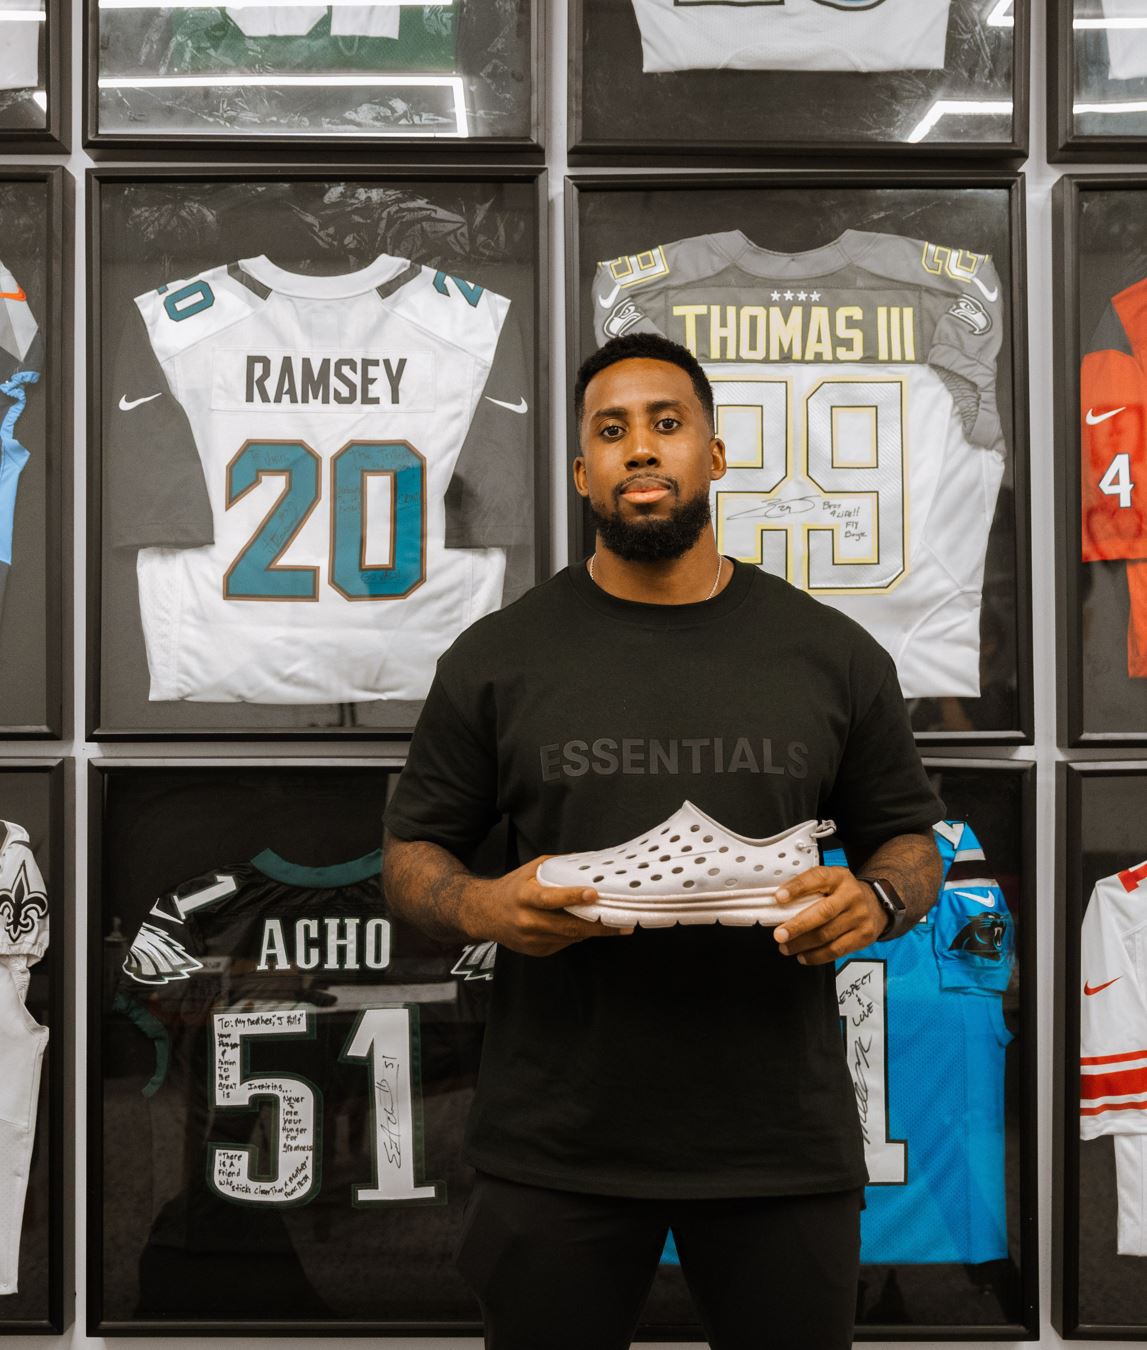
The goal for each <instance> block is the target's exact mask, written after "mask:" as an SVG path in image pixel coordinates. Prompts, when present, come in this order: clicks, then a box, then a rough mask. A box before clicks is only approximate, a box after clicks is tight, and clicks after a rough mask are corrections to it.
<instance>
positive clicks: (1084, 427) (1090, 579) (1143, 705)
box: [1055, 176, 1147, 745]
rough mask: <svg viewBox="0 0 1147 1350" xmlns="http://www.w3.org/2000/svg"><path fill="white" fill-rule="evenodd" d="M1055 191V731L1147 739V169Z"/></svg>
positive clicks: (1066, 736)
mask: <svg viewBox="0 0 1147 1350" xmlns="http://www.w3.org/2000/svg"><path fill="white" fill-rule="evenodd" d="M1055 197H1056V203H1057V229H1056V237H1055V253H1056V272H1057V275H1058V276H1059V277H1061V278H1062V281H1061V284H1060V286H1059V287H1058V288H1057V291H1056V297H1055V298H1056V314H1057V322H1056V325H1055V334H1056V343H1057V346H1056V394H1057V401H1058V408H1057V417H1056V428H1057V457H1058V461H1059V463H1058V473H1057V475H1056V477H1057V485H1058V491H1057V508H1058V509H1057V513H1056V514H1057V519H1058V528H1059V540H1058V545H1057V550H1056V552H1057V565H1058V573H1059V577H1058V585H1059V596H1060V603H1059V604H1058V605H1057V606H1056V613H1057V625H1058V626H1057V647H1058V650H1059V694H1060V697H1059V718H1060V738H1061V740H1062V741H1064V743H1066V744H1068V745H1092V744H1095V745H1099V744H1108V745H1120V744H1123V745H1134V744H1147V580H1145V578H1147V562H1145V561H1144V560H1145V559H1147V498H1144V496H1143V493H1144V491H1147V483H1145V481H1144V473H1145V471H1147V422H1145V419H1147V395H1145V394H1144V393H1143V392H1142V391H1141V389H1140V382H1141V380H1142V379H1144V378H1147V376H1144V375H1142V374H1141V372H1142V371H1143V370H1144V369H1145V367H1144V365H1143V359H1144V358H1143V351H1144V349H1143V346H1142V343H1143V338H1144V329H1143V320H1142V302H1143V297H1144V296H1147V280H1145V279H1147V227H1145V226H1144V223H1143V212H1144V210H1147V178H1141V177H1133V176H1122V177H1117V178H1099V177H1095V176H1088V177H1087V178H1081V177H1073V176H1068V177H1065V178H1063V179H1061V180H1060V182H1059V183H1058V184H1057V185H1056V190H1055Z"/></svg>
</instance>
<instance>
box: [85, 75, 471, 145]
mask: <svg viewBox="0 0 1147 1350" xmlns="http://www.w3.org/2000/svg"><path fill="white" fill-rule="evenodd" d="M99 84H100V88H101V89H243V88H251V87H253V86H256V85H258V86H261V87H263V88H270V89H285V88H293V89H299V88H303V89H333V88H350V89H410V88H411V87H416V88H421V89H427V88H438V89H449V90H450V92H451V94H452V96H453V100H454V119H455V129H454V130H453V131H442V130H438V129H435V130H430V131H419V130H418V129H417V128H413V127H406V126H403V127H401V128H398V129H396V130H394V131H386V130H384V129H380V128H378V127H371V128H368V129H365V130H362V131H358V130H348V131H345V132H344V131H338V132H332V133H330V134H331V135H332V136H347V135H351V136H353V135H361V136H403V137H406V136H425V137H435V136H437V137H439V138H442V137H447V136H449V137H461V138H464V137H468V136H469V135H470V128H469V123H468V122H467V119H466V99H465V96H464V94H463V91H462V78H461V76H459V75H371V74H363V75H157V76H154V77H152V76H146V75H132V76H119V75H107V76H104V77H103V78H102V79H101V80H100V82H99Z"/></svg>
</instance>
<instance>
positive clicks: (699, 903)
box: [566, 891, 819, 928]
mask: <svg viewBox="0 0 1147 1350" xmlns="http://www.w3.org/2000/svg"><path fill="white" fill-rule="evenodd" d="M817 899H819V897H818V896H813V897H812V898H811V899H808V900H803V901H801V900H798V901H795V902H794V903H792V904H789V905H778V904H769V903H767V901H766V902H765V903H762V900H763V896H762V895H761V892H760V891H757V892H754V893H753V894H752V895H745V896H736V895H721V896H711V897H710V898H709V899H704V898H698V897H696V896H692V895H659V896H658V897H657V899H656V900H647V901H645V902H644V903H642V904H641V905H640V908H638V906H637V905H635V904H634V901H633V898H632V897H630V896H624V897H619V898H617V899H614V898H613V897H611V896H599V897H598V898H597V899H596V900H595V901H594V902H593V904H591V905H567V906H566V910H567V913H569V914H575V915H576V916H577V917H578V918H579V919H588V920H589V921H590V922H591V923H603V924H605V926H606V927H607V928H672V927H673V926H674V924H686V925H689V924H703V923H708V924H714V923H720V924H725V925H726V926H729V927H736V928H751V927H752V926H753V925H754V924H760V925H761V926H762V927H764V928H775V927H776V925H777V924H779V923H784V921H785V920H786V919H791V918H793V917H794V915H797V914H799V913H801V911H802V910H805V909H808V907H809V905H811V904H813V903H814V902H815V901H816V900H817Z"/></svg>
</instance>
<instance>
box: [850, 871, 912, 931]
mask: <svg viewBox="0 0 1147 1350" xmlns="http://www.w3.org/2000/svg"><path fill="white" fill-rule="evenodd" d="M857 880H858V881H863V882H866V883H867V884H868V885H869V886H871V887H872V889H873V891H875V893H876V898H877V900H879V901H880V908H881V909H882V910H883V911H884V912H885V914H887V915H888V922H887V923H886V924H885V925H884V932H883V933H881V934H880V936H879V937H878V938H877V939H876V940H877V942H887V941H888V940H889V939H890V938H896V937H899V936H900V934H901V933H903V932H904V930H905V929H906V928H907V927H908V911H907V910H906V909H905V908H904V901H903V900H901V898H900V896H899V895H898V894H897V893H896V887H895V886H893V884H892V882H890V881H886V880H885V879H884V878H883V877H857Z"/></svg>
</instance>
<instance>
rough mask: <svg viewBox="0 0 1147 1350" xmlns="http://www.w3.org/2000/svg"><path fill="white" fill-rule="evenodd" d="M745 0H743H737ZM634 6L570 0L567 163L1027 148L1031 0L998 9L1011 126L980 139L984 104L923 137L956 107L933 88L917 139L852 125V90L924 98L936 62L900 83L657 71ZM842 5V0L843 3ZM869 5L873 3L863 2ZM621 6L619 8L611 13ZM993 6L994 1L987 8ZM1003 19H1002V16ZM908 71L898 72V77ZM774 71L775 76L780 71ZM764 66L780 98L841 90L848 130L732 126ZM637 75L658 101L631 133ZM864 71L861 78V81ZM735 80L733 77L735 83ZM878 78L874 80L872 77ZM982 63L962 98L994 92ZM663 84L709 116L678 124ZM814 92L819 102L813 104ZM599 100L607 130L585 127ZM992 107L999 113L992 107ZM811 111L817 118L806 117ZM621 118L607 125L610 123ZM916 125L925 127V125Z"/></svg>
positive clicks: (922, 155) (1002, 153)
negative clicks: (647, 130) (591, 18)
mask: <svg viewBox="0 0 1147 1350" xmlns="http://www.w3.org/2000/svg"><path fill="white" fill-rule="evenodd" d="M741 2H743V0H741ZM775 2H776V0H768V3H775ZM595 3H596V4H597V7H598V9H599V10H601V12H602V14H606V15H608V18H609V24H610V28H609V31H608V32H602V31H598V32H595V33H593V34H591V38H590V40H592V43H593V58H594V59H593V65H594V68H595V73H596V76H597V82H596V83H595V85H594V89H593V91H592V100H591V98H590V97H589V96H587V93H586V86H585V75H586V61H585V52H586V50H587V48H588V46H589V41H587V40H583V34H584V33H586V31H587V15H588V14H589V12H590V7H592V5H594V4H595ZM631 8H632V7H631V6H630V5H629V4H628V3H626V4H624V5H621V4H618V5H614V4H613V3H612V2H611V0H604V3H603V0H571V4H570V9H569V38H568V42H569V53H570V86H569V128H570V134H569V154H570V163H571V164H573V165H581V164H583V163H584V164H591V163H601V162H607V161H608V160H609V158H610V157H613V156H619V157H633V156H639V155H640V156H643V157H647V158H648V157H656V158H658V159H663V158H667V159H668V160H669V162H678V163H683V164H684V163H689V162H693V163H697V162H698V161H699V159H703V160H704V161H705V162H711V161H713V160H723V161H726V162H733V161H736V160H738V159H739V160H740V161H741V163H742V164H743V165H744V166H745V167H748V166H750V165H752V164H759V163H760V162H761V157H762V156H763V157H765V158H766V159H774V158H776V159H778V160H781V161H783V160H784V159H785V158H787V157H790V156H808V155H810V154H811V155H821V156H825V155H839V156H864V157H868V158H873V159H877V158H880V157H882V156H888V155H895V156H896V157H897V158H898V159H899V160H900V161H901V162H903V161H905V160H906V159H908V158H916V159H919V160H923V159H928V158H941V159H944V158H955V157H958V158H960V159H963V160H977V159H984V158H991V159H995V160H1005V161H1007V160H1015V161H1019V160H1022V159H1023V158H1025V157H1026V156H1027V153H1028V125H1029V80H1028V51H1029V43H1030V26H1031V25H1030V12H1029V4H1028V0H1014V3H1013V5H1012V12H1011V14H1010V15H1007V14H1002V17H1003V18H1005V19H1006V18H1008V17H1010V18H1011V19H1012V24H1011V25H1010V27H1011V31H1012V33H1013V43H1014V45H1013V48H1012V52H1013V61H1012V72H1011V104H1012V108H1011V130H1010V135H1009V136H1007V137H1006V138H1003V139H998V140H995V141H977V140H976V139H975V131H974V127H975V124H976V118H977V117H979V116H980V115H981V114H982V113H986V112H989V110H988V109H987V108H981V109H980V110H978V111H977V113H976V116H975V117H973V116H970V115H967V116H965V117H964V119H963V125H961V126H960V127H959V128H958V129H955V128H954V129H953V134H952V135H951V136H950V137H948V138H947V139H942V140H940V139H938V140H931V139H928V140H925V139H924V137H926V136H927V134H928V130H930V127H928V128H927V129H924V128H925V127H926V124H928V122H929V119H930V118H932V117H935V118H936V121H935V122H933V123H932V125H936V123H937V122H939V121H940V120H942V119H943V118H944V117H946V116H949V115H950V114H952V113H955V112H957V111H958V109H957V108H948V107H945V106H944V105H945V104H946V103H948V102H950V101H952V100H945V99H943V98H939V97H937V96H936V94H935V93H933V94H932V96H931V105H930V106H928V104H927V103H925V104H924V105H922V106H923V107H924V110H925V111H924V115H923V116H922V118H921V120H920V123H919V125H918V128H917V130H918V131H921V132H922V134H921V138H920V140H919V141H918V142H916V143H914V142H912V141H911V140H900V141H896V140H890V139H881V138H879V137H877V136H869V137H862V136H861V135H860V134H859V127H860V125H861V124H862V121H863V114H864V111H865V98H864V97H861V98H856V97H855V94H856V91H858V89H859V90H862V93H863V95H865V96H867V95H875V93H876V92H877V91H879V93H880V94H881V96H882V97H881V100H880V103H881V104H882V105H884V106H885V107H887V108H888V109H890V110H896V109H902V108H903V106H904V104H905V103H906V102H910V101H911V100H912V98H913V96H915V97H916V98H919V97H920V94H921V92H924V96H925V99H927V98H928V96H929V95H928V93H927V92H925V91H923V90H921V88H920V86H921V85H922V84H924V83H926V82H927V77H929V76H931V75H932V74H933V72H930V71H929V72H911V76H912V78H911V79H902V80H901V83H900V85H899V86H897V85H896V84H895V83H894V80H895V76H896V73H894V72H883V73H879V72H878V73H867V74H865V73H857V72H853V71H848V72H838V71H827V72H825V71H801V72H790V71H780V72H778V71H763V72H762V71H740V70H722V71H720V72H713V71H683V72H674V73H669V74H661V75H647V74H643V73H642V70H641V44H640V39H639V36H638V32H637V21H636V18H635V16H634V14H633V13H632V12H630V11H631ZM839 8H844V6H840V7H839ZM869 8H871V6H869ZM621 9H624V10H625V11H626V14H625V15H624V17H623V16H622V15H620V14H619V13H617V11H618V10H621ZM997 9H999V10H1001V12H1002V11H1003V9H1004V3H1003V0H1001V4H1000V5H998V6H997ZM992 13H993V14H994V13H995V11H994V10H993V11H992ZM965 17H966V18H967V19H968V21H969V22H972V21H974V17H975V12H974V11H973V10H972V9H970V8H969V9H968V12H967V15H966V16H965ZM737 21H738V20H737V15H736V11H735V10H734V11H733V12H732V13H731V15H730V16H729V18H728V22H729V23H730V24H733V25H735V24H736V23H737ZM1000 26H1006V25H1000ZM986 47H987V44H986V42H981V43H980V44H978V46H977V47H972V48H970V50H969V58H970V59H972V60H975V59H978V58H980V57H981V56H982V55H983V54H984V52H985V51H986ZM619 58H622V59H624V61H625V66H624V68H622V69H615V68H614V65H613V64H611V63H617V62H618V61H619ZM715 73H716V74H717V77H718V78H719V79H721V80H722V81H726V82H730V83H733V84H734V88H735V90H736V97H735V98H733V97H732V96H730V98H729V102H728V103H725V102H723V101H722V99H721V97H720V95H721V93H722V92H723V91H719V90H717V89H716V88H715V86H714V85H713V84H712V80H713V77H714V74H715ZM907 74H908V73H907V72H899V75H900V76H902V77H904V76H906V75H907ZM778 75H779V76H780V77H781V79H780V80H779V81H778V80H776V77H777V76H778ZM770 76H771V77H773V78H774V89H773V90H772V91H770V93H772V94H773V95H774V96H775V98H776V101H777V103H778V104H780V105H787V106H792V105H794V104H798V105H802V106H804V105H811V106H812V107H813V108H816V107H817V106H820V105H822V106H823V107H825V108H830V107H832V106H834V105H835V104H837V103H838V101H840V100H841V99H842V98H843V97H844V96H846V95H848V96H850V97H849V106H850V107H851V108H852V109H853V115H852V116H850V117H849V118H848V130H847V131H842V133H841V134H840V135H839V136H837V137H835V138H829V137H825V136H823V135H822V134H818V135H812V136H810V137H808V138H807V139H806V138H803V137H802V138H797V137H794V136H792V134H791V133H790V132H789V131H787V130H785V129H783V128H779V127H772V126H764V125H762V127H761V128H760V130H759V132H758V134H757V135H755V136H752V137H744V138H738V137H734V136H732V135H730V126H731V121H733V120H735V119H736V117H737V116H738V115H743V113H739V112H738V110H739V109H743V108H744V107H745V106H746V103H748V102H754V101H755V102H757V103H763V102H767V101H768V100H767V99H763V98H761V94H762V93H763V92H764V88H765V87H764V86H763V85H761V84H760V83H759V82H760V81H762V80H763V81H768V80H769V79H770ZM642 81H663V82H665V83H664V85H662V86H659V85H656V84H650V85H649V86H648V90H649V93H650V97H651V99H652V100H655V102H656V107H657V116H656V125H657V128H658V129H657V130H656V131H654V132H653V134H650V135H635V134H634V133H633V132H632V131H631V130H629V129H628V128H630V127H631V125H632V121H633V116H634V113H633V109H634V107H635V105H636V103H638V102H640V101H641V100H642V90H641V88H640V84H641V82H642ZM859 81H865V82H866V84H865V85H864V86H863V87H862V86H861V85H860V84H859V83H858V82H859ZM734 82H735V83H734ZM873 82H876V83H873ZM982 84H983V73H982V72H981V80H980V85H979V86H977V84H976V83H975V82H974V81H973V82H972V83H970V84H969V85H968V87H967V91H966V92H973V93H974V91H977V89H978V88H979V91H980V93H979V97H978V98H977V97H975V96H973V97H972V98H971V99H970V100H965V101H967V102H971V103H973V104H981V105H982V104H984V103H985V102H991V101H992V100H985V99H984V98H983V94H982ZM662 88H664V89H665V91H666V94H667V95H668V100H673V99H678V100H680V102H681V104H682V105H686V104H687V105H689V106H690V107H691V108H694V109H695V108H697V107H706V108H709V109H711V112H710V114H709V116H710V119H711V120H710V123H709V124H708V125H707V126H706V127H705V128H703V129H702V130H700V131H699V132H698V133H697V134H696V135H689V133H688V131H687V129H686V126H685V124H684V123H683V121H682V119H681V118H680V117H674V116H673V115H672V112H671V103H670V102H669V101H668V100H667V99H666V98H664V97H663V96H662V92H661V90H662ZM613 91H616V96H617V99H618V102H617V105H616V107H614V106H613V105H612V104H611V103H610V99H611V98H612V97H613ZM818 100H819V105H818ZM591 102H592V103H593V104H594V105H596V104H597V103H599V102H601V103H602V105H603V106H602V107H600V108H596V107H595V116H597V117H598V120H599V121H600V123H601V124H602V125H604V126H605V127H607V128H610V130H609V131H606V132H605V133H604V134H603V133H602V132H601V131H595V130H589V131H587V126H586V124H587V121H589V120H590V119H589V117H588V116H587V107H588V105H590V103H591ZM871 102H872V103H873V104H874V105H875V104H876V99H875V97H873V98H872V99H871ZM996 102H997V103H998V102H1006V100H999V99H997V100H996ZM992 115H994V116H998V115H999V114H998V112H996V113H993V114H992ZM812 120H813V121H819V119H818V118H816V117H813V118H812ZM614 127H616V128H618V130H617V133H616V134H614V133H613V131H612V128H614ZM922 129H923V130H922Z"/></svg>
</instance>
